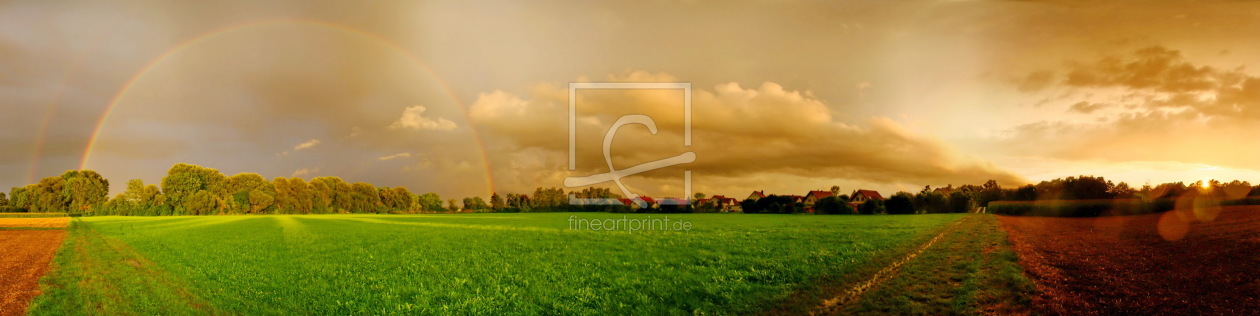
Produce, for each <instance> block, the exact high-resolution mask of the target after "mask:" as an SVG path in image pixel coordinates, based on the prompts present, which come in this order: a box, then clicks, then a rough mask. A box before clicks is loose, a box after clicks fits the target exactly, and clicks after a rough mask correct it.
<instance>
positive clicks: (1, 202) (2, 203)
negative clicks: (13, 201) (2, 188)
mask: <svg viewBox="0 0 1260 316" xmlns="http://www.w3.org/2000/svg"><path fill="white" fill-rule="evenodd" d="M0 207H9V197H8V196H7V195H5V194H4V192H0Z"/></svg>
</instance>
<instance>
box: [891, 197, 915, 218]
mask: <svg viewBox="0 0 1260 316" xmlns="http://www.w3.org/2000/svg"><path fill="white" fill-rule="evenodd" d="M884 207H885V208H886V209H887V210H888V214H914V195H911V194H910V193H909V192H897V193H896V194H893V195H892V196H890V197H888V201H887V202H884Z"/></svg>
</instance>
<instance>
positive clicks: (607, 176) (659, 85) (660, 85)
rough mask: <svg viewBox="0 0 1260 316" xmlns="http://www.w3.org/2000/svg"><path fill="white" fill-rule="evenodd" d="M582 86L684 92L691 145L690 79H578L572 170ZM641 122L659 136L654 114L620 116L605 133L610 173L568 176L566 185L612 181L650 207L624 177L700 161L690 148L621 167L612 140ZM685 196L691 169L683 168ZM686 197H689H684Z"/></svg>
mask: <svg viewBox="0 0 1260 316" xmlns="http://www.w3.org/2000/svg"><path fill="white" fill-rule="evenodd" d="M581 89H601V90H633V89H642V90H663V89H678V90H682V91H683V104H682V115H683V147H691V83H690V82H574V83H569V170H570V171H574V170H577V105H578V104H577V92H578V90H581ZM631 124H639V125H643V126H645V127H647V129H648V131H649V132H651V133H652V134H653V135H656V132H657V129H656V121H655V120H653V119H652V117H650V116H647V115H643V114H628V115H623V116H621V118H618V119H617V121H616V122H614V123H613V125H612V127H611V128H609V130H608V133H606V134H604V143H603V148H602V149H603V153H604V162H606V163H607V164H608V172H606V173H600V174H595V175H590V176H584V177H567V178H565V179H564V186H565V187H570V188H572V187H583V186H589V185H594V184H599V183H605V182H612V183H613V184H615V185H617V188H619V189H621V193H622V195H623V196H625V197H626V198H627V199H630V200H632V201H634V202H635V203H639V206H640V207H646V205H645V204H646V202H644V201H643V200H642V199H640V198H639V195H638V194H634V192H630V189H628V188H626V186H625V185H624V184H622V183H621V178H624V177H628V176H632V175H635V174H639V173H643V172H647V171H652V170H657V169H662V168H667V167H672V166H677V165H682V164H688V163H692V162H695V161H696V153H695V152H691V151H687V152H683V153H680V154H678V155H677V156H673V157H668V158H663V159H660V160H656V161H649V162H646V163H642V164H639V165H636V166H633V167H629V168H626V169H621V170H617V168H614V167H613V163H612V142H613V138H614V137H616V136H617V130H618V129H620V128H621V127H623V126H626V125H631ZM683 196H684V197H690V196H691V170H684V171H683ZM684 199H685V198H684ZM569 204H572V205H617V204H621V201H618V200H617V199H578V198H574V197H573V196H569Z"/></svg>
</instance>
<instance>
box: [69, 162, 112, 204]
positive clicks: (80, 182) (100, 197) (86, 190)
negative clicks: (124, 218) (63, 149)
mask: <svg viewBox="0 0 1260 316" xmlns="http://www.w3.org/2000/svg"><path fill="white" fill-rule="evenodd" d="M61 179H62V180H64V182H65V186H64V187H63V189H62V192H61V199H62V201H64V203H65V206H66V208H68V210H69V211H70V212H73V213H83V212H86V211H88V210H89V209H90V208H91V207H92V206H93V205H96V204H101V203H105V202H106V201H108V199H109V180H105V178H103V177H101V174H99V173H96V171H92V170H69V171H66V172H65V173H63V174H61Z"/></svg>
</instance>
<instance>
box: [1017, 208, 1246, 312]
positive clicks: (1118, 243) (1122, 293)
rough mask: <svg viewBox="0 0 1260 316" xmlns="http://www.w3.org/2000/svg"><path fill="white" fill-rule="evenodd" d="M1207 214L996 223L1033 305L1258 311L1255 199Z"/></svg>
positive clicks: (1054, 309)
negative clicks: (1027, 281) (1029, 284)
mask: <svg viewBox="0 0 1260 316" xmlns="http://www.w3.org/2000/svg"><path fill="white" fill-rule="evenodd" d="M1217 211H1219V214H1218V213H1216V212H1217ZM1209 213H1211V214H1213V215H1217V216H1212V217H1214V218H1212V217H1208V218H1210V219H1211V220H1210V221H1206V222H1204V221H1197V220H1186V219H1183V218H1191V219H1193V218H1195V217H1194V216H1192V215H1189V216H1179V215H1177V214H1178V213H1177V211H1174V212H1170V213H1167V214H1151V215H1142V216H1121V217H1099V218H1050V217H1013V216H1003V217H1001V223H1002V226H1003V228H1005V229H1006V230H1007V232H1008V234H1009V236H1010V240H1011V242H1012V244H1013V249H1014V250H1015V252H1016V253H1017V254H1018V255H1019V261H1020V264H1021V265H1022V266H1023V267H1024V270H1025V271H1026V272H1027V273H1028V275H1029V277H1030V278H1031V279H1032V280H1033V281H1035V282H1036V283H1037V284H1038V285H1037V287H1038V289H1039V290H1040V291H1039V294H1038V295H1037V296H1036V297H1034V298H1033V305H1034V308H1035V309H1037V310H1039V311H1041V312H1042V313H1045V314H1072V315H1080V314H1117V315H1120V314H1127V315H1135V314H1136V315H1168V314H1216V315H1257V314H1260V206H1234V207H1224V208H1220V209H1213V210H1211V211H1210V212H1209ZM1182 214H1183V215H1184V214H1187V213H1182Z"/></svg>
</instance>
